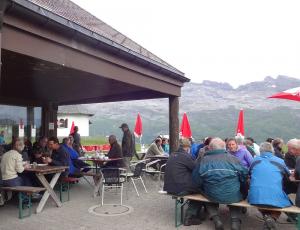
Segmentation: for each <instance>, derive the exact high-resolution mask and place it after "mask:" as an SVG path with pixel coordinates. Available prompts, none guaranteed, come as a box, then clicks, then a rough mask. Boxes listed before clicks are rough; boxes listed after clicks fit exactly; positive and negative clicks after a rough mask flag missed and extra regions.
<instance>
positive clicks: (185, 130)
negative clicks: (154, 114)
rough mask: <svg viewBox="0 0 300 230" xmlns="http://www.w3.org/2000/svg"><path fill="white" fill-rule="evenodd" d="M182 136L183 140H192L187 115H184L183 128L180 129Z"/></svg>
mask: <svg viewBox="0 0 300 230" xmlns="http://www.w3.org/2000/svg"><path fill="white" fill-rule="evenodd" d="M180 135H181V136H182V137H183V138H191V137H192V130H191V126H190V123H189V120H188V117H187V115H186V113H184V114H183V117H182V122H181V128H180Z"/></svg>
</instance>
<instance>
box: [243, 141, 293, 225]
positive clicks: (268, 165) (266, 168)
mask: <svg viewBox="0 0 300 230" xmlns="http://www.w3.org/2000/svg"><path fill="white" fill-rule="evenodd" d="M260 153H261V155H260V156H259V157H256V158H255V160H254V161H253V163H252V165H251V167H250V169H249V174H250V177H251V180H250V189H249V195H248V201H249V203H250V204H253V205H258V206H259V205H262V206H264V205H266V206H272V207H278V208H284V207H289V206H291V205H292V202H291V201H290V199H289V197H288V196H287V194H286V193H285V192H284V190H283V189H284V188H283V184H284V182H285V181H284V180H288V178H289V175H290V172H289V170H288V168H287V166H286V165H285V163H284V161H283V160H282V159H280V158H279V157H276V156H274V149H273V146H272V144H271V143H269V142H264V143H262V144H261V145H260ZM260 211H261V213H262V214H263V217H264V221H265V223H264V229H277V227H276V220H277V219H278V217H279V216H280V212H275V211H263V210H260Z"/></svg>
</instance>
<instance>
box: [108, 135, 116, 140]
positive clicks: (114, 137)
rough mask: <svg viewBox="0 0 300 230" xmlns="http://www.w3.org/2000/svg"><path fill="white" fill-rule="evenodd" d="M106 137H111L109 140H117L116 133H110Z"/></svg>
mask: <svg viewBox="0 0 300 230" xmlns="http://www.w3.org/2000/svg"><path fill="white" fill-rule="evenodd" d="M108 139H111V140H113V141H116V140H117V137H116V135H110V136H109V137H108Z"/></svg>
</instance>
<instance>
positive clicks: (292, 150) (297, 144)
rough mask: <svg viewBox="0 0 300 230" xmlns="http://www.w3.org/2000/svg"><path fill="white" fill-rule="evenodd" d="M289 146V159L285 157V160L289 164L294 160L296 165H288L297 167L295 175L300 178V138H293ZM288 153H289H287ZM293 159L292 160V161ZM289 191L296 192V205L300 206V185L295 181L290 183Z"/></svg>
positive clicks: (288, 143)
mask: <svg viewBox="0 0 300 230" xmlns="http://www.w3.org/2000/svg"><path fill="white" fill-rule="evenodd" d="M287 146H288V154H289V158H288V159H289V160H288V161H287V158H285V162H286V164H287V162H288V163H291V162H292V161H294V162H293V163H291V164H292V165H290V166H293V165H294V167H290V166H289V165H288V167H290V168H292V169H295V171H294V175H293V176H294V177H295V178H296V179H300V157H299V156H300V140H299V139H291V140H289V141H288V142H287ZM286 155H287V154H286ZM292 158H294V159H293V160H291V159H292ZM290 160H291V161H290ZM286 187H287V192H288V193H295V192H297V193H296V206H298V207H300V186H299V185H298V187H297V186H296V184H295V183H289V184H288V185H287V186H286Z"/></svg>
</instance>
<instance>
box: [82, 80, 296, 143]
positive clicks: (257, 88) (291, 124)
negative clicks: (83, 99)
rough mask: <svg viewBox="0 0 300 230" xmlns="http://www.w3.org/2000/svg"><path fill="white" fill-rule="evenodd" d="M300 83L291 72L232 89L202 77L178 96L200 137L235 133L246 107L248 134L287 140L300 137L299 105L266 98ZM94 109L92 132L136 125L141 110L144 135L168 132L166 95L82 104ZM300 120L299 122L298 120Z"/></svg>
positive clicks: (147, 140) (146, 138)
mask: <svg viewBox="0 0 300 230" xmlns="http://www.w3.org/2000/svg"><path fill="white" fill-rule="evenodd" d="M298 86H300V80H299V79H296V78H291V77H287V76H278V77H277V78H272V77H266V78H265V79H264V80H263V81H257V82H252V83H249V84H246V85H242V86H239V87H238V88H236V89H234V88H233V87H232V86H231V85H230V84H228V83H219V82H214V81H207V80H205V81H203V82H202V83H193V82H192V83H187V84H185V86H184V87H183V88H182V97H181V98H180V119H181V116H182V113H183V112H187V114H188V117H189V120H190V122H191V125H192V131H193V135H194V137H196V139H200V138H203V137H205V136H210V135H211V136H221V137H227V136H233V135H234V129H235V125H236V120H237V115H238V110H239V109H240V108H244V109H245V125H246V132H247V135H251V136H253V137H254V138H256V139H257V140H258V141H262V140H264V139H265V138H266V137H269V136H272V137H275V136H280V137H283V138H285V139H288V138H292V137H300V129H299V128H300V118H299V115H298V114H300V113H299V109H300V104H299V103H297V102H291V101H286V100H276V99H268V98H267V97H268V96H271V95H272V94H274V93H276V92H280V91H284V90H286V89H289V88H294V87H298ZM84 107H85V109H87V110H88V111H90V112H91V113H94V114H95V116H94V117H93V118H92V123H93V124H92V125H91V135H108V134H111V133H115V134H117V135H119V137H120V136H121V132H120V130H119V129H118V127H119V125H120V124H121V123H122V122H127V123H128V124H129V125H130V127H132V129H133V126H134V122H135V119H136V116H137V113H138V112H140V114H141V116H142V120H143V124H144V137H143V138H144V140H145V141H146V142H150V141H151V140H152V139H153V138H154V137H156V136H157V135H159V134H167V133H168V100H167V99H155V100H143V101H129V102H114V103H105V104H91V105H84ZM298 124H299V125H298Z"/></svg>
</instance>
